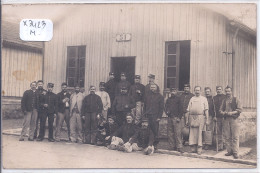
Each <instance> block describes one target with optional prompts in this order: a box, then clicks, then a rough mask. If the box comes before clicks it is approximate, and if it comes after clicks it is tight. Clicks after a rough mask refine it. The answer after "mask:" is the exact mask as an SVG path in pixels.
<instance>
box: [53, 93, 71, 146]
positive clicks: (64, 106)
mask: <svg viewBox="0 0 260 173" xmlns="http://www.w3.org/2000/svg"><path fill="white" fill-rule="evenodd" d="M69 99H70V93H68V92H64V91H61V92H60V93H58V94H57V102H58V103H57V111H58V115H57V119H56V124H57V126H56V134H55V138H56V140H57V141H59V140H60V134H61V128H62V125H63V122H64V120H65V122H66V125H67V130H68V139H70V105H69ZM66 100H67V101H66Z"/></svg>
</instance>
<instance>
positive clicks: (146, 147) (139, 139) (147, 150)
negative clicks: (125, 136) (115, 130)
mask: <svg viewBox="0 0 260 173" xmlns="http://www.w3.org/2000/svg"><path fill="white" fill-rule="evenodd" d="M153 142H154V134H153V132H152V130H151V128H150V126H149V120H148V119H147V118H143V119H142V124H141V128H138V129H137V131H136V132H135V135H134V136H133V137H132V138H131V139H130V141H129V143H130V146H129V145H127V144H126V146H129V147H128V148H126V152H132V151H143V152H144V154H147V155H151V154H153V152H154V146H153Z"/></svg>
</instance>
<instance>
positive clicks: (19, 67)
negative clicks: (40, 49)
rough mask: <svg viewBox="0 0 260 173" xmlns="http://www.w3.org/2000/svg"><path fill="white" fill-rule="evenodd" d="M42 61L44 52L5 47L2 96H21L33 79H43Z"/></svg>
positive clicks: (3, 49) (3, 53) (3, 52)
mask: <svg viewBox="0 0 260 173" xmlns="http://www.w3.org/2000/svg"><path fill="white" fill-rule="evenodd" d="M42 63H43V56H42V54H39V53H34V52H29V51H22V50H18V49H12V48H6V47H3V48H2V96H15V97H21V96H22V95H23V92H24V91H25V90H27V89H29V88H30V83H31V82H32V81H37V80H40V79H42Z"/></svg>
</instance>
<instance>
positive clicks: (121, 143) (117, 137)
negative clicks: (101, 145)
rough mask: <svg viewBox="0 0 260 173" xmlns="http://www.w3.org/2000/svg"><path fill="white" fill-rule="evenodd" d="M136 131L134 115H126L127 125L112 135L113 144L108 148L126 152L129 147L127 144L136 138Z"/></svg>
mask: <svg viewBox="0 0 260 173" xmlns="http://www.w3.org/2000/svg"><path fill="white" fill-rule="evenodd" d="M136 131H137V127H136V126H135V124H134V123H133V117H132V114H131V113H128V114H127V115H126V124H125V125H122V126H121V127H120V128H119V129H117V130H116V131H115V132H114V133H113V134H112V135H111V136H112V138H111V144H110V145H109V146H108V148H109V149H111V150H116V149H117V150H125V148H126V147H127V145H126V144H129V141H130V140H131V138H132V137H133V136H134V134H135V133H136Z"/></svg>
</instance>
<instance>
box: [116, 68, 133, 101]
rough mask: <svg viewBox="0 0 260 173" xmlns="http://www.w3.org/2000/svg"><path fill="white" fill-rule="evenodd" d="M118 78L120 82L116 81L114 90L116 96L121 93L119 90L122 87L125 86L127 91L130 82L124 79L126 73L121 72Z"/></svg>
mask: <svg viewBox="0 0 260 173" xmlns="http://www.w3.org/2000/svg"><path fill="white" fill-rule="evenodd" d="M120 79H121V80H120V82H118V84H117V85H116V90H115V94H116V96H118V95H120V94H121V92H120V90H121V88H122V87H125V88H126V89H127V91H129V89H130V86H131V84H130V82H128V81H127V80H126V75H125V73H124V72H122V73H121V75H120Z"/></svg>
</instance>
